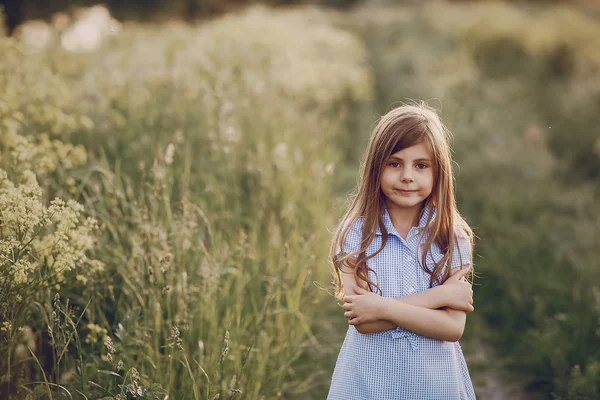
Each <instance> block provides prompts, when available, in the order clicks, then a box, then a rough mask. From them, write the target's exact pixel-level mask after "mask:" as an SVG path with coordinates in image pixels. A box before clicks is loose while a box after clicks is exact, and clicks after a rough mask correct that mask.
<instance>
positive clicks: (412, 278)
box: [327, 103, 475, 400]
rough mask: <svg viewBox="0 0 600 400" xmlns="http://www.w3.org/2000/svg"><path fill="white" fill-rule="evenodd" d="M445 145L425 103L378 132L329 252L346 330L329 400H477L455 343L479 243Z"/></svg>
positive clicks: (389, 118)
mask: <svg viewBox="0 0 600 400" xmlns="http://www.w3.org/2000/svg"><path fill="white" fill-rule="evenodd" d="M449 136H450V133H449V132H448V130H447V129H446V128H445V127H444V125H443V124H442V122H441V121H440V119H439V117H438V116H437V114H436V112H435V111H434V110H433V109H431V108H430V107H428V106H427V105H426V104H425V103H418V104H416V105H408V106H401V107H398V108H395V109H393V110H392V111H390V112H389V113H387V114H386V115H384V116H383V117H381V119H380V120H379V122H378V124H377V126H376V127H375V129H374V130H373V133H372V135H371V138H370V142H369V146H368V148H367V151H366V157H365V159H364V161H363V164H362V168H361V180H360V184H359V188H358V193H357V195H356V197H355V198H354V200H353V202H352V204H351V206H350V208H349V209H348V211H347V212H346V214H345V216H344V217H343V219H342V223H341V224H340V226H339V227H338V229H337V231H336V233H335V236H334V238H333V242H332V246H331V259H332V262H333V266H334V270H335V277H336V284H337V294H338V295H339V294H340V293H341V292H342V288H343V292H344V296H343V300H344V307H343V308H344V310H345V313H344V316H345V317H346V318H348V322H349V324H350V326H349V329H348V332H347V334H346V338H345V340H344V343H343V344H342V348H341V350H340V354H339V356H338V359H337V363H336V365H335V370H334V372H333V378H332V382H331V387H330V389H329V396H328V397H327V398H328V399H329V400H370V399H373V400H374V399H377V400H393V399H407V400H415V399H443V400H450V399H474V398H475V394H474V391H473V385H472V384H471V378H470V376H469V371H468V369H467V365H466V363H465V359H464V357H463V354H462V350H461V347H460V345H459V343H458V340H459V339H460V337H461V336H462V333H463V330H464V327H465V321H466V313H467V312H471V311H473V306H472V303H473V297H472V294H473V292H472V290H471V284H470V283H468V282H467V281H466V280H464V277H465V275H466V274H467V272H470V273H471V276H472V269H471V268H470V266H471V263H472V261H471V260H472V255H471V249H472V242H473V239H472V237H473V234H472V231H471V229H470V228H469V226H468V225H467V223H466V222H465V221H464V220H463V219H462V218H461V216H460V214H459V213H458V211H457V209H456V204H455V200H454V187H453V175H452V160H451V154H450V146H449V143H448V141H449Z"/></svg>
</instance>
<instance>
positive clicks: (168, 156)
mask: <svg viewBox="0 0 600 400" xmlns="http://www.w3.org/2000/svg"><path fill="white" fill-rule="evenodd" d="M173 153H175V146H174V145H173V143H169V145H168V146H167V150H166V151H165V164H167V165H171V164H172V163H173Z"/></svg>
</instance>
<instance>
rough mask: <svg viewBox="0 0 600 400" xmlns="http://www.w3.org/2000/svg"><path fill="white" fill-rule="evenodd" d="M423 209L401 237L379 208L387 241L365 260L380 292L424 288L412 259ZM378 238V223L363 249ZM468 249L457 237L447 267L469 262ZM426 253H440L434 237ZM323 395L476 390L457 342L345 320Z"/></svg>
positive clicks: (354, 234) (466, 393)
mask: <svg viewBox="0 0 600 400" xmlns="http://www.w3.org/2000/svg"><path fill="white" fill-rule="evenodd" d="M424 214H425V215H423V217H422V218H421V220H420V222H419V226H418V227H413V228H411V230H410V232H409V233H408V235H407V237H406V240H404V239H403V238H402V237H401V236H400V235H399V234H398V232H397V231H396V229H395V228H394V226H393V224H392V221H391V219H390V216H389V213H388V211H387V209H384V210H383V217H384V224H385V227H386V229H387V231H388V233H389V236H388V241H387V243H386V246H385V248H384V249H383V250H382V251H381V252H380V253H379V254H378V255H377V256H375V257H374V258H371V259H369V260H368V261H367V264H368V265H369V267H370V268H372V269H373V270H375V272H376V273H377V276H378V278H379V287H380V288H381V291H382V293H383V296H385V297H400V296H407V295H410V294H413V293H416V292H420V291H423V290H426V289H428V288H429V282H430V278H429V275H428V274H427V273H426V272H424V271H423V269H422V268H421V266H420V265H419V263H418V262H417V260H420V257H421V254H422V253H421V246H422V243H421V244H419V233H420V232H423V228H424V227H425V224H426V223H427V217H428V215H427V212H425V213H424ZM434 216H435V210H434ZM362 224H363V220H362V218H361V219H359V220H358V221H357V223H356V224H355V225H354V227H353V229H351V231H350V233H349V234H348V240H347V242H346V249H345V250H346V251H356V250H358V248H359V247H360V241H361V237H362ZM381 239H382V236H381V231H380V230H379V228H377V234H376V235H375V239H374V240H373V243H371V245H370V247H369V248H368V249H367V254H368V255H369V254H372V253H374V252H375V251H377V250H378V249H379V247H380V246H381ZM423 242H424V240H423ZM457 250H458V251H457ZM459 251H460V255H459ZM470 252H471V247H470V244H469V243H468V241H466V240H464V241H460V239H459V243H458V245H457V246H456V247H455V250H454V253H453V255H454V256H453V257H452V268H456V267H459V266H460V265H461V264H462V265H466V264H469V263H470ZM430 254H431V262H432V263H433V262H435V261H438V260H439V259H440V258H441V257H442V253H441V251H440V249H439V247H438V246H437V245H436V244H435V243H433V244H432V246H431V253H430ZM417 257H419V258H417ZM461 257H462V258H461ZM429 258H430V257H428V263H429ZM428 267H429V269H430V270H431V269H432V266H431V265H429V264H428ZM369 278H370V279H371V280H372V281H373V282H377V281H376V280H375V279H376V278H375V275H373V273H372V272H369ZM327 399H328V400H371V399H373V400H375V399H377V400H394V399H398V400H400V399H402V400H416V399H418V400H421V399H432V400H433V399H436V400H437V399H439V400H442V399H443V400H454V399H475V393H474V390H473V385H472V383H471V378H470V376H469V371H468V369H467V364H466V362H465V358H464V356H463V353H462V349H461V347H460V344H459V343H458V342H446V341H441V340H437V339H432V338H428V337H425V336H422V335H419V334H416V333H413V332H410V331H407V330H405V329H402V328H400V327H397V328H395V329H392V330H389V331H385V332H378V333H371V334H361V333H359V332H358V331H357V330H356V328H355V327H354V326H352V325H349V326H348V332H347V333H346V338H345V339H344V343H343V344H342V348H341V350H340V354H339V356H338V359H337V362H336V365H335V369H334V371H333V377H332V379H331V386H330V388H329V395H328V396H327Z"/></svg>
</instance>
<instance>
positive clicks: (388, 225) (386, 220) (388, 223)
mask: <svg viewBox="0 0 600 400" xmlns="http://www.w3.org/2000/svg"><path fill="white" fill-rule="evenodd" d="M430 209H433V213H432V217H431V220H432V221H433V219H434V218H435V215H436V209H435V207H434V206H431V207H429V203H427V204H425V207H424V208H423V211H422V214H421V218H420V219H419V226H418V227H417V228H418V230H419V231H421V229H423V228H425V227H426V226H427V220H428V219H429V213H430ZM382 214H383V225H384V226H385V229H386V230H387V231H388V233H393V234H394V235H396V236H400V235H399V234H398V232H397V231H396V228H395V227H394V224H392V218H391V217H390V213H389V212H388V209H387V207H385V206H384V207H383V211H382ZM413 228H414V227H413ZM375 233H376V234H377V235H381V229H380V228H379V226H377V231H376V232H375Z"/></svg>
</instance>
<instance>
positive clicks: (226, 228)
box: [0, 2, 600, 400]
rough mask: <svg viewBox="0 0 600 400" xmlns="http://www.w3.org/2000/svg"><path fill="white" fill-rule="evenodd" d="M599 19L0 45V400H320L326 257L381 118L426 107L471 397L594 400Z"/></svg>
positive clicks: (276, 15) (456, 14)
mask: <svg viewBox="0 0 600 400" xmlns="http://www.w3.org/2000/svg"><path fill="white" fill-rule="evenodd" d="M598 15H599V14H598V12H595V13H594V12H590V11H589V10H584V9H578V8H575V7H567V6H551V7H548V6H546V7H528V8H523V7H521V8H518V7H515V6H510V5H501V4H479V5H473V4H470V5H468V6H467V5H461V4H460V3H459V4H454V5H449V4H446V3H436V2H433V3H427V4H423V5H422V6H412V7H409V6H403V7H400V6H397V7H385V6H382V5H379V6H365V7H361V8H358V9H355V10H354V11H352V12H345V13H341V12H334V11H331V10H329V11H326V10H324V9H320V8H293V9H280V10H272V9H269V8H265V7H259V6H256V7H252V8H249V9H247V10H244V11H241V12H239V13H232V14H227V15H225V16H224V17H221V18H218V19H214V20H210V21H206V22H203V23H201V24H198V25H195V26H190V25H186V24H183V23H179V22H165V23H160V24H138V23H133V22H130V23H125V24H124V25H123V29H122V31H121V32H120V33H119V35H117V36H115V37H114V38H112V39H111V40H110V41H109V42H108V43H106V44H105V45H104V46H103V47H101V48H100V49H98V50H95V51H92V52H88V53H83V54H76V53H69V52H66V51H64V50H61V49H60V48H53V49H50V50H47V51H40V52H30V51H29V50H28V49H27V48H26V47H25V46H23V45H22V44H20V43H18V42H17V41H16V40H14V39H12V38H8V37H0V54H2V59H1V60H0V255H1V256H2V257H1V259H0V355H1V357H0V385H1V386H0V393H2V394H3V395H6V397H10V398H15V399H17V398H25V397H27V398H32V399H34V398H102V397H105V398H122V399H125V398H147V399H154V398H160V399H163V398H165V396H167V395H168V396H169V397H168V398H170V399H183V398H186V399H187V398H193V399H210V400H212V399H217V398H220V399H272V398H287V399H322V398H324V397H325V396H326V393H327V389H328V385H329V379H330V377H331V372H332V371H333V365H334V363H335V359H336V356H337V351H338V350H339V347H340V345H341V343H342V341H343V337H344V334H345V329H346V327H347V323H346V321H345V320H344V318H343V317H342V313H341V310H340V308H339V306H338V304H337V303H336V301H335V300H334V298H333V297H332V295H331V292H332V288H331V286H330V280H331V276H330V272H329V265H328V260H327V252H328V245H329V241H330V239H331V232H332V230H333V229H334V228H335V226H336V224H337V223H338V219H339V217H340V216H341V214H342V212H343V210H344V208H345V206H346V204H347V198H348V194H349V193H350V192H351V191H352V190H353V186H354V185H355V183H356V173H357V170H358V166H359V163H360V158H361V156H362V151H363V150H364V148H365V144H366V140H367V138H368V135H369V133H370V129H371V127H372V124H373V123H374V122H375V121H376V118H377V116H379V115H382V114H384V113H385V112H386V111H387V110H388V109H389V108H390V107H391V106H393V105H396V104H400V102H403V101H408V100H409V99H424V100H427V101H429V103H430V104H431V105H433V106H434V107H436V108H438V110H439V111H440V114H441V115H442V118H443V120H444V122H445V124H446V125H447V126H448V127H449V128H450V130H451V131H452V132H453V133H454V143H453V148H454V156H455V161H456V163H457V168H456V172H457V174H456V175H457V176H456V187H457V200H458V205H459V209H460V210H461V212H462V214H463V215H464V216H465V217H466V219H467V221H468V222H469V223H470V225H471V226H472V227H473V229H474V231H475V234H476V235H477V240H476V244H475V251H476V254H475V266H476V272H477V274H478V278H477V279H476V281H475V286H474V290H475V312H474V313H472V314H469V317H468V320H467V330H466V332H465V335H464V336H463V339H461V344H462V346H463V349H464V350H465V355H466V357H467V362H468V363H469V368H470V372H471V375H472V378H473V381H474V384H475V386H476V389H477V391H478V394H479V395H480V397H481V398H491V397H490V396H491V392H490V391H494V390H495V391H498V390H499V389H498V388H497V386H495V385H499V387H505V388H508V387H511V388H514V390H516V391H517V392H518V393H519V394H520V395H522V396H527V397H526V398H556V399H587V398H590V399H591V398H597V397H598V396H600V325H599V324H600V272H599V271H600V269H599V268H598V266H599V265H598V262H599V261H598V260H599V259H600V253H599V250H598V237H600V203H599V202H598V201H597V199H598V195H599V194H600V180H599V179H600V132H599V131H598V126H599V125H600V113H598V110H599V109H600V85H599V82H600V43H599V42H598V41H597V40H596V39H594V38H597V37H600V23H599V21H600V17H598ZM490 360H494V361H490ZM494 388H496V389H494ZM514 396H516V395H514ZM514 396H513V397H511V398H516V397H514Z"/></svg>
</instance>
